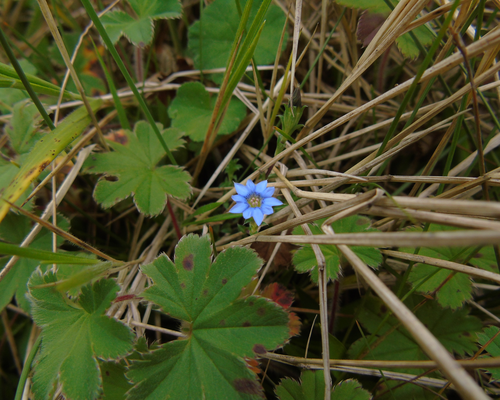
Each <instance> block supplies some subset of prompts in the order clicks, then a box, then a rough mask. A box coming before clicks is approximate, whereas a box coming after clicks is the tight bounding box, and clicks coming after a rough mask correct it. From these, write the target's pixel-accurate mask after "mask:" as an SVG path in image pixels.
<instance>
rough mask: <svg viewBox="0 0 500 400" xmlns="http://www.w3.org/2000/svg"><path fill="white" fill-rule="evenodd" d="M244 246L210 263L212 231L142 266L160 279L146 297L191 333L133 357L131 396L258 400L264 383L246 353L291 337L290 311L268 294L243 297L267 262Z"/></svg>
mask: <svg viewBox="0 0 500 400" xmlns="http://www.w3.org/2000/svg"><path fill="white" fill-rule="evenodd" d="M261 265H262V262H261V260H260V259H259V258H258V257H257V256H256V254H255V253H254V252H253V251H252V250H249V249H246V248H243V247H232V248H230V249H227V250H225V251H224V252H222V253H220V254H219V255H218V256H217V258H216V259H215V261H214V262H213V263H211V248H210V242H209V238H208V237H207V236H204V237H198V236H195V235H189V236H187V237H184V238H183V239H182V240H181V241H180V242H179V244H178V245H177V248H176V251H175V262H172V261H170V260H169V259H168V258H167V257H166V256H165V255H162V256H160V257H159V258H157V259H156V260H155V261H154V262H153V263H152V264H149V265H146V266H143V267H142V271H143V273H145V274H146V275H147V276H148V277H149V278H151V279H152V280H153V282H154V285H153V286H151V287H150V288H148V289H147V290H146V291H145V292H144V293H143V296H144V298H145V299H147V300H150V301H153V302H154V303H156V304H158V305H159V306H160V307H161V308H162V309H163V311H164V312H166V313H168V314H169V315H170V316H171V317H174V318H177V319H180V320H183V326H184V329H183V331H184V333H185V334H186V335H187V338H184V339H182V340H177V341H173V342H169V343H167V344H165V345H163V346H162V347H161V348H160V349H158V350H155V351H152V352H151V353H150V354H147V355H145V356H144V358H143V360H141V361H137V362H134V363H133V364H132V366H131V368H130V371H129V373H128V377H129V378H130V379H131V380H132V382H134V383H136V386H134V388H133V389H131V391H129V399H141V400H145V399H164V398H174V399H178V398H183V399H184V398H185V399H202V398H206V399H223V398H227V399H253V398H260V397H262V388H261V386H260V384H259V383H258V381H257V380H256V379H255V374H254V373H253V372H252V371H251V370H250V369H249V368H248V367H247V366H246V364H245V361H244V359H243V357H254V356H255V354H261V353H263V352H265V351H266V349H273V348H276V347H277V346H279V345H281V344H283V343H284V342H285V341H286V340H287V338H288V327H287V324H288V315H287V313H286V312H285V311H284V310H283V309H282V308H281V307H280V306H279V305H277V304H275V303H274V302H272V301H269V300H267V299H265V298H262V297H257V296H249V297H240V295H241V292H242V288H243V287H244V286H245V285H248V284H249V283H250V281H251V279H252V277H253V276H254V275H255V274H256V272H257V271H258V270H259V268H260V267H261Z"/></svg>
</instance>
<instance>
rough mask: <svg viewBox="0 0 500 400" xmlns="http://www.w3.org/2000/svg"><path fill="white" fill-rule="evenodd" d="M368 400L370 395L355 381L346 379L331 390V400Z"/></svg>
mask: <svg viewBox="0 0 500 400" xmlns="http://www.w3.org/2000/svg"><path fill="white" fill-rule="evenodd" d="M344 399H349V400H370V399H371V395H370V393H369V392H367V391H366V390H364V389H363V387H362V386H361V384H360V383H359V382H358V381H357V380H355V379H346V380H345V381H342V382H339V384H338V385H336V386H335V387H334V388H333V393H332V398H331V400H344Z"/></svg>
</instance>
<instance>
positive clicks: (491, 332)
mask: <svg viewBox="0 0 500 400" xmlns="http://www.w3.org/2000/svg"><path fill="white" fill-rule="evenodd" d="M498 331H500V329H499V328H498V327H496V326H490V327H488V328H485V329H484V331H483V332H481V333H478V334H477V339H478V342H479V344H480V345H481V346H484V345H485V344H486V343H488V342H490V340H491V339H492V338H493V336H495V335H497V334H498ZM486 351H487V352H488V353H490V354H491V356H492V357H500V335H497V336H496V337H495V339H493V341H491V343H489V344H488V347H486ZM487 371H488V372H489V373H490V374H491V376H492V377H493V379H495V380H497V381H500V368H488V369H487Z"/></svg>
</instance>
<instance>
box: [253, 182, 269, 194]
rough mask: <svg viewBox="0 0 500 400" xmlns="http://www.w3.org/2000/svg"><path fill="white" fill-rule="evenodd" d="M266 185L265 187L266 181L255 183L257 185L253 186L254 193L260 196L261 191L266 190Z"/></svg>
mask: <svg viewBox="0 0 500 400" xmlns="http://www.w3.org/2000/svg"><path fill="white" fill-rule="evenodd" d="M266 187H267V181H262V182H259V183H257V186H256V187H255V193H257V194H259V195H261V196H262V193H263V192H264V191H265V190H266Z"/></svg>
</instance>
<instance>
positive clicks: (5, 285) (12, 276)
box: [0, 213, 97, 312]
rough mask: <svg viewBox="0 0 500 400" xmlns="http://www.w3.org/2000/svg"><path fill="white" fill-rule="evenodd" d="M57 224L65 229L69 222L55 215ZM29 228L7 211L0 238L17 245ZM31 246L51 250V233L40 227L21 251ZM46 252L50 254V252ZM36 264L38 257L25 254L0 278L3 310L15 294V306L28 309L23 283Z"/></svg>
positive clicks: (0, 306) (1, 306)
mask: <svg viewBox="0 0 500 400" xmlns="http://www.w3.org/2000/svg"><path fill="white" fill-rule="evenodd" d="M57 226H58V227H59V228H61V229H64V230H65V231H67V230H68V229H69V222H68V220H67V219H66V218H63V217H61V216H59V215H58V218H57ZM30 230H31V224H30V221H29V219H28V218H26V217H24V216H21V215H17V214H14V213H10V214H7V216H6V217H5V219H4V220H3V221H2V223H1V224H0V239H2V240H5V241H9V242H11V243H15V244H19V243H21V242H22V241H23V239H24V238H25V237H26V236H27V235H28V233H29V232H30ZM62 242H63V239H62V238H60V237H58V238H57V245H58V246H60V245H61V244H62ZM16 247H17V246H16ZM35 249H36V250H44V251H46V252H50V250H51V249H52V233H51V232H49V231H48V230H47V229H45V228H44V229H42V231H41V232H40V233H39V234H38V236H37V237H36V238H35V240H34V241H33V242H32V243H31V244H30V245H29V248H26V249H25V250H35ZM50 254H53V253H52V252H50ZM64 254H65V253H62V254H61V255H64ZM66 254H67V253H66ZM9 260H10V257H5V258H3V259H2V260H1V261H0V264H1V265H4V264H6V263H7V262H8V261H9ZM95 262H97V260H95ZM38 265H40V261H39V260H38V259H33V258H26V257H21V258H20V259H19V260H18V261H17V262H16V264H15V265H14V267H13V269H12V270H10V271H9V273H8V274H7V275H6V276H5V278H4V279H2V281H0V310H3V308H4V307H5V306H6V305H7V304H9V302H10V300H11V299H12V296H13V295H14V294H15V296H16V302H17V304H18V306H19V307H21V308H22V309H23V310H24V311H26V312H29V310H30V303H29V301H28V299H27V298H26V293H27V292H28V286H27V283H28V280H29V278H30V276H31V274H32V273H33V271H34V270H35V269H36V267H37V266H38Z"/></svg>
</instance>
